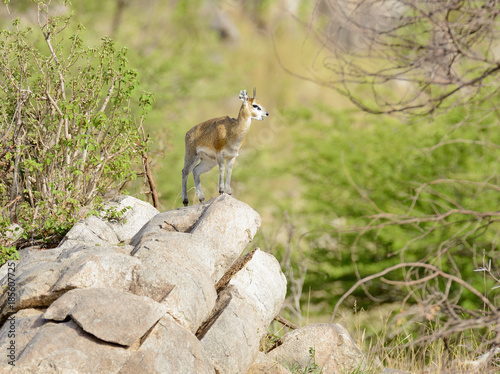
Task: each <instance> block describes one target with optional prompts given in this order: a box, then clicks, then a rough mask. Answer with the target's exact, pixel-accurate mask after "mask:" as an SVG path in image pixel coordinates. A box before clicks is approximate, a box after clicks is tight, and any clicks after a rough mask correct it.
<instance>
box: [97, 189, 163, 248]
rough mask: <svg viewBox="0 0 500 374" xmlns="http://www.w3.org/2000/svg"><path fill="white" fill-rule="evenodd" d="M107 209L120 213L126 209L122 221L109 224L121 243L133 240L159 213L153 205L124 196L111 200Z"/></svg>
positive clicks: (113, 221) (106, 206) (112, 221)
mask: <svg viewBox="0 0 500 374" xmlns="http://www.w3.org/2000/svg"><path fill="white" fill-rule="evenodd" d="M105 209H114V210H116V211H118V212H120V211H122V210H123V209H126V211H125V213H124V214H123V216H122V217H121V218H120V219H118V220H111V221H109V222H108V225H109V226H110V227H111V228H112V229H113V231H114V232H115V234H116V236H117V238H118V241H120V242H123V241H127V240H130V239H132V237H133V236H134V235H135V234H137V232H138V231H139V230H140V229H141V228H142V227H143V226H144V225H145V224H146V223H148V222H149V221H150V220H151V219H152V218H153V217H154V216H156V215H157V214H158V213H159V211H158V209H156V208H155V207H153V206H152V205H151V204H149V203H147V202H145V201H142V200H139V199H136V198H135V197H132V196H124V195H120V196H116V197H113V198H112V199H110V200H109V201H108V203H107V204H106V205H105Z"/></svg>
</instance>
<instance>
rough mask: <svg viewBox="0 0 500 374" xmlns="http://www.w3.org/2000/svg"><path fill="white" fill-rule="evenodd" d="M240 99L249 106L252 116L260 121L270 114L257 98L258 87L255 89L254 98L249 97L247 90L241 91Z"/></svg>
mask: <svg viewBox="0 0 500 374" xmlns="http://www.w3.org/2000/svg"><path fill="white" fill-rule="evenodd" d="M239 97H240V100H241V101H243V104H244V105H245V104H246V105H247V106H248V110H249V111H250V118H252V119H256V120H258V121H263V120H264V117H267V116H269V113H268V112H267V110H266V108H264V107H263V106H262V105H261V104H260V103H259V101H258V100H257V89H256V88H254V89H253V98H249V97H248V94H247V91H246V90H242V91H240V96H239Z"/></svg>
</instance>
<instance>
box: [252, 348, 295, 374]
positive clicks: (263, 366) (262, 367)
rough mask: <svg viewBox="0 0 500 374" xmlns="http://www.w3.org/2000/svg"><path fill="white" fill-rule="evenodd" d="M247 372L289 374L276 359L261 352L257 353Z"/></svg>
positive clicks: (253, 373)
mask: <svg viewBox="0 0 500 374" xmlns="http://www.w3.org/2000/svg"><path fill="white" fill-rule="evenodd" d="M247 374H291V373H290V371H289V370H287V369H285V368H284V367H283V366H281V365H280V364H279V363H278V361H277V360H276V359H272V358H270V357H268V356H267V355H265V354H264V353H262V352H259V353H258V354H257V357H256V358H255V361H254V362H253V364H252V365H251V366H250V369H248V371H247Z"/></svg>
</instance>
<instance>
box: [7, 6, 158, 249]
mask: <svg viewBox="0 0 500 374" xmlns="http://www.w3.org/2000/svg"><path fill="white" fill-rule="evenodd" d="M48 3H49V2H47V4H48ZM47 4H45V3H44V2H43V1H41V2H38V5H37V7H38V12H39V20H40V22H41V24H40V25H39V26H40V27H39V28H32V27H23V26H22V25H21V22H20V20H19V19H15V20H14V21H13V22H12V27H10V28H7V29H5V30H2V31H0V69H1V72H2V77H3V78H2V79H1V80H0V160H1V161H0V192H1V194H0V209H1V210H0V212H1V214H2V215H3V218H2V220H1V222H2V227H0V232H3V231H4V229H5V228H6V227H8V226H9V225H10V224H11V223H14V222H16V223H18V224H20V225H21V226H22V227H23V229H24V234H23V237H24V239H25V240H26V239H29V240H30V242H31V243H33V242H42V243H47V242H50V241H57V240H58V239H59V238H61V236H62V235H64V234H65V232H66V231H67V230H68V229H69V228H70V227H71V226H72V224H73V223H74V222H75V220H77V219H78V218H79V217H78V211H79V209H80V208H81V207H83V206H87V205H91V204H92V203H94V202H96V201H97V200H98V199H99V198H98V196H99V195H100V194H102V193H104V192H105V191H106V190H108V189H110V188H116V189H118V190H121V189H122V188H123V187H124V185H125V183H126V182H128V181H132V180H134V179H135V178H136V177H137V171H136V170H137V167H136V166H137V165H140V163H141V160H142V155H143V153H144V152H145V151H146V150H147V148H148V144H147V141H146V140H145V137H144V135H143V131H142V122H143V119H144V115H145V112H147V111H148V109H149V107H150V105H151V95H149V94H148V93H145V94H143V95H142V96H141V98H140V99H139V101H138V102H137V100H135V99H134V97H133V93H134V91H135V90H136V88H137V86H138V83H139V82H138V78H137V72H136V71H135V70H134V69H131V68H130V67H129V66H128V61H127V50H126V49H125V48H117V47H116V46H115V45H114V43H113V41H112V40H111V39H110V38H108V37H104V38H102V42H101V44H100V45H99V46H96V47H88V46H86V45H85V43H84V41H83V39H82V33H83V30H84V27H83V26H81V25H78V26H76V27H73V25H72V24H71V17H70V16H52V15H51V14H50V12H49V9H48V5H47ZM135 107H142V111H141V112H140V114H139V117H140V118H136V117H135V116H134V113H135V111H136V109H135Z"/></svg>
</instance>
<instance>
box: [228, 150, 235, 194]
mask: <svg viewBox="0 0 500 374" xmlns="http://www.w3.org/2000/svg"><path fill="white" fill-rule="evenodd" d="M235 161H236V156H235V157H233V158H230V159H229V160H228V161H227V175H226V193H227V194H228V195H232V193H233V192H232V191H231V173H232V172H233V166H234V162H235Z"/></svg>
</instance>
